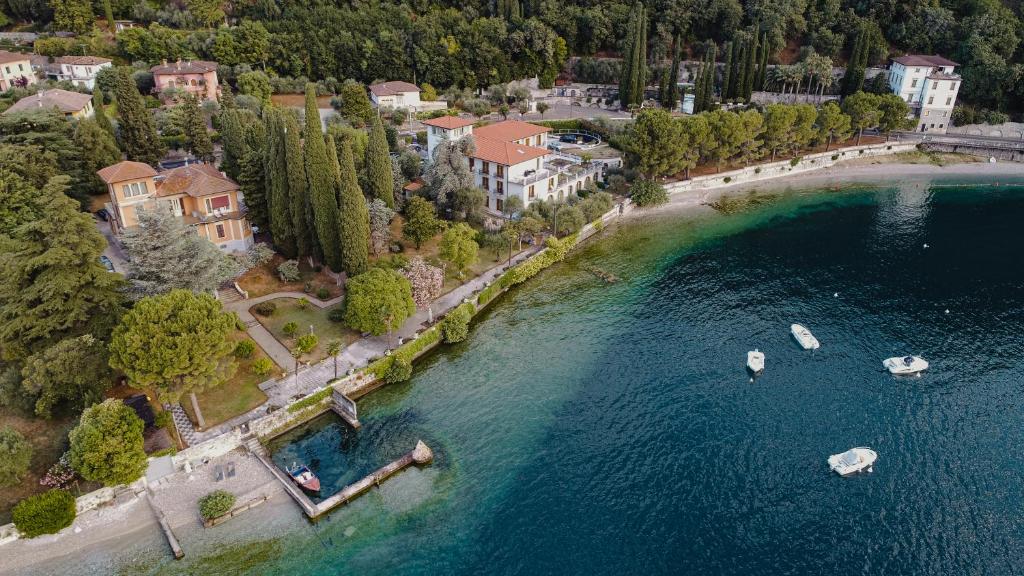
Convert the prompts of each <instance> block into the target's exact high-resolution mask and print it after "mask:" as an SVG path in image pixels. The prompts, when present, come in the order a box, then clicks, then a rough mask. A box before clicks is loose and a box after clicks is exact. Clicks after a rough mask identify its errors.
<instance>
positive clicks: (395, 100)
mask: <svg viewBox="0 0 1024 576" xmlns="http://www.w3.org/2000/svg"><path fill="white" fill-rule="evenodd" d="M370 100H371V101H372V102H373V103H374V105H376V106H377V107H380V108H388V107H390V108H411V109H413V110H415V109H417V108H419V106H420V89H419V87H418V86H416V85H415V84H410V83H408V82H402V81H394V82H381V83H380V84H371V85H370Z"/></svg>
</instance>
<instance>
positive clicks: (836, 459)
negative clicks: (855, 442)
mask: <svg viewBox="0 0 1024 576" xmlns="http://www.w3.org/2000/svg"><path fill="white" fill-rule="evenodd" d="M875 460H878V453H877V452H875V451H874V450H872V449H870V448H863V447H860V448H850V449H849V450H847V451H846V452H843V453H842V454H833V455H831V456H829V457H828V467H829V469H830V470H832V471H833V472H835V473H836V474H839V475H840V476H849V475H850V474H856V473H857V472H863V471H864V470H867V471H868V472H871V467H872V466H873V465H874V463H875Z"/></svg>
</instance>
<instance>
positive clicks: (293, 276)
mask: <svg viewBox="0 0 1024 576" xmlns="http://www.w3.org/2000/svg"><path fill="white" fill-rule="evenodd" d="M277 274H278V276H280V277H281V281H282V282H298V281H299V280H300V279H301V278H302V275H301V274H299V261H298V260H285V261H284V262H282V263H281V265H280V266H278V267H277Z"/></svg>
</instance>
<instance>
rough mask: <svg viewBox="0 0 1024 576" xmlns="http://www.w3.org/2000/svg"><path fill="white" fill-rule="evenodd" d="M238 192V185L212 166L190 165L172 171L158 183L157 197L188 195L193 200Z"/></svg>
mask: <svg viewBox="0 0 1024 576" xmlns="http://www.w3.org/2000/svg"><path fill="white" fill-rule="evenodd" d="M233 190H238V184H237V183H236V182H235V181H234V180H232V179H231V178H228V177H227V176H225V175H224V174H221V173H220V172H219V171H218V170H217V169H216V168H214V167H213V166H211V165H210V164H189V165H187V166H181V167H178V168H175V169H174V170H170V171H169V172H167V173H166V175H165V176H164V178H163V179H161V180H160V181H159V182H157V186H156V195H157V196H174V195H176V194H188V195H189V196H192V197H193V198H199V197H202V196H210V195H212V194H221V193H223V192H231V191H233Z"/></svg>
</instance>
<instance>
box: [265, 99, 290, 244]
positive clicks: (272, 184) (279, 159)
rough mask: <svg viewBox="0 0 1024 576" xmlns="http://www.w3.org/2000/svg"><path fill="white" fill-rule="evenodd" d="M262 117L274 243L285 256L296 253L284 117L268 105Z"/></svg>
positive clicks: (268, 203) (271, 228) (268, 200)
mask: <svg viewBox="0 0 1024 576" xmlns="http://www.w3.org/2000/svg"><path fill="white" fill-rule="evenodd" d="M263 119H264V122H265V126H266V130H265V132H266V140H267V145H266V148H265V151H266V153H265V158H264V170H266V194H267V206H268V208H269V210H268V216H269V221H270V222H269V223H270V234H271V236H272V237H273V239H274V244H275V245H276V246H277V249H278V250H280V251H281V252H282V253H283V254H284V255H285V256H287V257H289V258H295V256H296V255H297V250H296V245H295V233H294V231H293V224H292V205H291V201H290V200H289V196H288V163H287V160H286V159H285V144H284V140H285V138H284V130H285V127H284V118H282V114H281V111H280V110H278V109H276V108H265V109H264V111H263Z"/></svg>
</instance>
